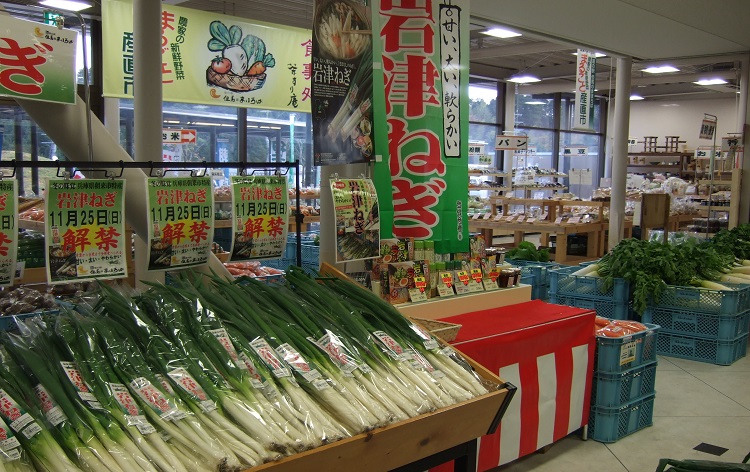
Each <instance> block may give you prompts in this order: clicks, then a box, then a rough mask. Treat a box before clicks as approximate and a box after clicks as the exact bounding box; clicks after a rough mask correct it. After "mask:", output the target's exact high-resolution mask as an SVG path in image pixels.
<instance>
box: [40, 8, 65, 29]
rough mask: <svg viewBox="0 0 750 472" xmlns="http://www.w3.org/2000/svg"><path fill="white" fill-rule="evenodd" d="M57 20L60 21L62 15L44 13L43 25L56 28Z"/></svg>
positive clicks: (49, 12)
mask: <svg viewBox="0 0 750 472" xmlns="http://www.w3.org/2000/svg"><path fill="white" fill-rule="evenodd" d="M58 18H60V19H62V15H58V14H57V13H53V12H51V11H45V12H44V24H47V25H50V26H57V19H58Z"/></svg>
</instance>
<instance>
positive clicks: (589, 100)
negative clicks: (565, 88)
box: [573, 49, 596, 129]
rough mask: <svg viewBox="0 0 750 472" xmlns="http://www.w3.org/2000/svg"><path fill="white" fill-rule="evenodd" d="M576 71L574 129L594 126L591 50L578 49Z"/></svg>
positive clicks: (594, 83) (594, 60) (594, 57)
mask: <svg viewBox="0 0 750 472" xmlns="http://www.w3.org/2000/svg"><path fill="white" fill-rule="evenodd" d="M577 64H578V69H577V72H576V103H575V106H576V108H575V117H576V119H575V124H574V126H573V128H576V129H593V127H594V89H595V88H596V56H595V54H594V52H593V51H587V50H585V49H579V50H578V62H577Z"/></svg>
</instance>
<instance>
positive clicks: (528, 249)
mask: <svg viewBox="0 0 750 472" xmlns="http://www.w3.org/2000/svg"><path fill="white" fill-rule="evenodd" d="M505 257H507V258H508V259H516V260H519V261H535V262H547V261H549V249H547V248H544V249H537V248H536V246H535V245H534V243H530V242H528V241H521V242H520V243H519V244H518V247H516V248H513V249H511V250H510V251H508V253H507V254H506V256H505Z"/></svg>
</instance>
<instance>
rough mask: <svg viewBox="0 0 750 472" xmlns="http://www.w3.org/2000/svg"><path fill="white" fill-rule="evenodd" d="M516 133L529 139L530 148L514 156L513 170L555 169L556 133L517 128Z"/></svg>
mask: <svg viewBox="0 0 750 472" xmlns="http://www.w3.org/2000/svg"><path fill="white" fill-rule="evenodd" d="M516 132H517V133H519V134H525V135H527V136H528V137H529V148H528V150H526V151H518V152H515V153H514V154H513V168H518V167H530V166H537V167H539V168H544V169H553V168H555V166H556V165H557V162H556V159H555V158H554V153H553V149H552V148H553V146H554V139H555V132H554V131H551V130H541V129H524V128H516Z"/></svg>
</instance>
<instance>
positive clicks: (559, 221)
mask: <svg viewBox="0 0 750 472" xmlns="http://www.w3.org/2000/svg"><path fill="white" fill-rule="evenodd" d="M562 220H563V219H562V216H558V217H557V218H555V224H556V225H559V224H561V223H562Z"/></svg>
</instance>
